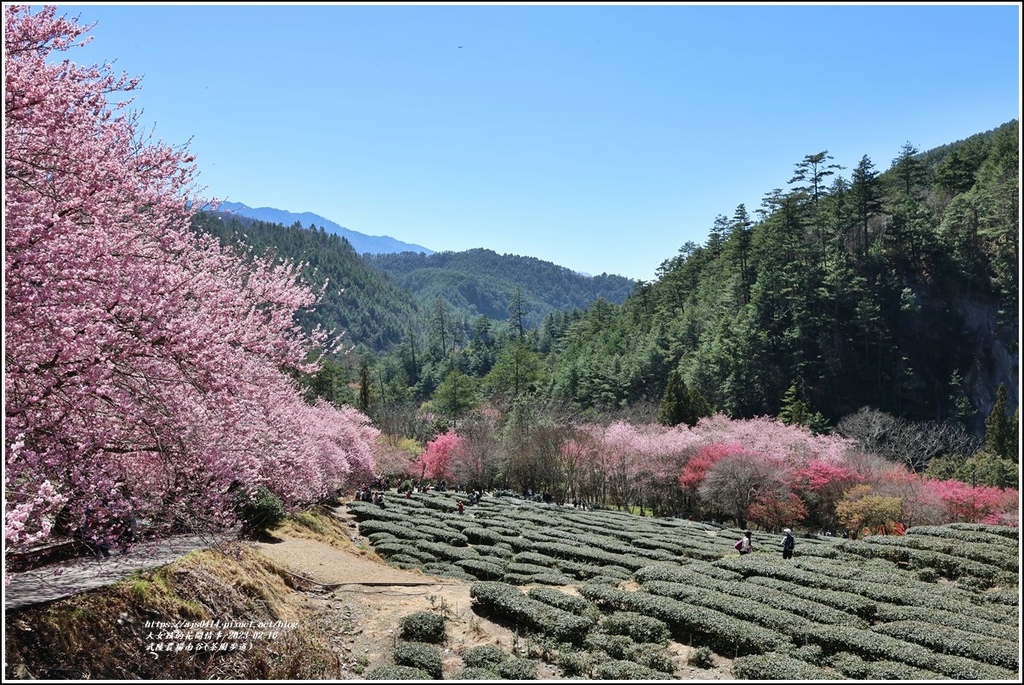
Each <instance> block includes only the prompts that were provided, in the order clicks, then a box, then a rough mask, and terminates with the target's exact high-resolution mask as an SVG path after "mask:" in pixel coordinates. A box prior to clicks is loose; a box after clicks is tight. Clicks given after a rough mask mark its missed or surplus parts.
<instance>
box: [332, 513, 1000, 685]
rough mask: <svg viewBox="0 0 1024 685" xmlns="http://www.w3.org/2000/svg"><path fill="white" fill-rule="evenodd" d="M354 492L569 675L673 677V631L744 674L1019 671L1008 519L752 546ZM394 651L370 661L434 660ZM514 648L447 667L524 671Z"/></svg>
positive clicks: (395, 548) (660, 528) (376, 529)
mask: <svg viewBox="0 0 1024 685" xmlns="http://www.w3.org/2000/svg"><path fill="white" fill-rule="evenodd" d="M459 499H461V500H462V501H463V503H464V504H465V505H466V506H465V513H463V514H459V513H458V512H457V510H456V502H457V501H458V500H459ZM349 506H350V508H351V510H352V512H353V514H354V515H355V517H356V520H357V521H358V522H359V531H360V533H361V534H362V535H364V536H367V537H368V539H369V540H370V542H371V544H372V545H373V548H374V550H375V551H376V552H377V554H378V555H380V556H381V557H382V558H384V559H386V560H387V562H388V563H389V564H391V565H393V566H396V567H400V568H418V569H422V570H423V571H424V572H425V573H429V574H432V575H437V576H444V577H453V578H460V579H464V580H467V581H471V582H472V583H473V584H472V586H471V590H470V593H471V597H472V598H473V607H472V610H473V611H474V612H475V613H476V614H477V615H478V616H480V617H481V618H486V619H487V620H490V621H494V622H496V623H500V624H502V625H506V626H508V627H509V628H512V629H514V630H516V631H518V633H519V634H524V635H530V636H531V638H532V639H535V640H538V641H543V642H545V643H546V644H547V645H549V646H550V649H548V650H545V652H544V653H545V654H546V655H548V656H547V659H548V660H549V661H550V663H551V664H552V665H554V666H555V667H557V668H558V669H559V670H560V671H561V672H562V673H563V674H564V677H566V678H587V679H615V680H633V679H639V680H673V679H676V678H677V673H678V668H679V666H680V664H678V663H677V662H676V661H675V660H673V658H672V657H671V655H670V653H669V652H668V650H667V646H668V644H669V642H670V641H675V642H678V643H681V644H685V645H690V646H691V647H693V648H695V651H694V652H692V654H693V655H694V656H693V657H691V664H692V663H694V661H693V659H697V660H701V659H702V660H705V661H710V659H711V658H713V654H717V655H719V656H720V657H724V658H728V659H730V660H732V666H731V669H732V670H731V675H732V677H734V678H736V679H742V680H748V679H749V680H825V679H841V680H1014V681H1019V677H1018V676H1019V673H1020V643H1019V629H1020V597H1019V531H1018V529H1017V528H1014V527H999V526H985V525H978V524H955V523H954V524H949V525H944V526H921V527H917V528H911V529H909V530H908V531H907V534H906V535H903V536H872V537H868V538H865V539H863V540H848V539H839V538H832V537H824V536H816V535H815V536H809V535H808V536H798V540H797V547H796V554H795V556H794V558H793V559H789V560H783V559H782V557H781V554H780V548H779V544H778V543H779V540H780V539H781V535H777V534H774V533H772V534H769V533H759V532H755V535H754V542H755V545H756V546H758V547H759V549H758V551H757V552H756V553H754V554H751V555H747V556H742V557H741V556H740V555H739V554H738V553H736V552H735V551H734V550H733V547H732V544H733V542H734V541H735V540H736V539H737V538H738V537H739V536H740V531H738V530H736V529H731V528H725V527H721V526H716V525H711V524H706V523H697V522H693V521H686V520H681V519H659V518H649V517H640V516H635V515H631V514H627V513H623V512H617V511H611V510H587V511H584V510H581V509H575V508H572V507H562V506H558V505H553V504H545V503H541V502H536V501H531V500H527V499H522V498H519V497H516V496H512V495H506V496H501V495H500V494H499V495H495V496H488V497H485V498H484V499H482V500H481V501H480V502H479V503H477V504H472V505H471V503H470V501H469V499H468V498H466V497H465V496H464V495H462V494H461V493H417V494H416V495H415V496H413V497H412V498H411V499H407V498H391V499H389V500H388V501H387V506H386V508H383V507H380V506H378V505H376V504H372V503H366V502H353V503H351V504H350V505H349ZM568 586H572V587H574V588H575V592H572V593H571V594H570V592H568V591H566V590H567V588H568ZM434 649H436V647H435V648H434ZM398 651H402V650H398ZM405 651H409V650H408V649H407V648H405ZM403 653H404V652H403ZM399 657H400V658H399V659H397V660H396V665H395V666H393V667H386V668H385V669H384V670H383V671H381V672H380V673H378V674H369V675H370V677H371V678H385V679H393V678H402V677H405V678H430V677H435V678H436V677H437V676H436V673H434V674H433V675H430V674H428V675H424V674H425V673H428V671H427V670H424V668H417V664H416V663H415V662H409V661H408V660H407V659H406V661H404V662H403V661H402V660H401V655H399ZM508 659H512V660H513V661H509V660H506V661H504V662H501V663H503V664H504V666H503V667H501V668H504V669H505V670H504V671H502V670H501V668H499V667H498V666H493V667H490V670H489V668H488V666H487V663H486V662H485V661H481V663H477V662H474V663H473V664H472V665H471V664H469V663H468V662H467V668H466V669H465V671H464V672H463V673H462V674H457V677H459V678H460V679H462V678H465V679H476V678H491V679H499V678H503V677H504V678H509V677H511V676H510V675H509V673H510V672H513V673H516V674H517V675H518V677H520V678H525V677H528V676H524V675H523V673H529V672H530V671H529V668H528V667H527V666H523V664H522V663H521V661H515V660H516V659H518V657H514V656H509V657H508ZM513 665H514V666H516V668H518V669H519V670H516V669H515V668H512V666H513ZM524 669H525V670H524ZM503 674H504V675H503Z"/></svg>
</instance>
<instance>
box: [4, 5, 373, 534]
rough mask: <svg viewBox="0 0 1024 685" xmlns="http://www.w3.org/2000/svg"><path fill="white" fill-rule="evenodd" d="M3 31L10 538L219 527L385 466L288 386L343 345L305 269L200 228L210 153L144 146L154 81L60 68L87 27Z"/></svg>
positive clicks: (28, 19)
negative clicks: (251, 505)
mask: <svg viewBox="0 0 1024 685" xmlns="http://www.w3.org/2000/svg"><path fill="white" fill-rule="evenodd" d="M4 22H5V33H4V41H5V61H4V67H5V73H4V76H5V96H4V97H5V100H4V104H5V121H4V127H5V128H4V132H5V140H4V144H5V161H6V165H5V179H4V180H5V188H4V219H5V233H4V247H5V255H4V267H5V286H6V308H5V313H4V325H5V335H6V340H5V359H4V371H5V379H4V381H5V386H4V390H5V399H6V403H5V443H4V447H5V466H6V468H5V471H4V487H5V495H6V509H5V538H6V540H7V541H8V543H17V542H24V541H27V540H30V539H33V538H38V537H40V536H44V535H46V534H47V533H48V532H49V527H50V525H51V524H52V523H53V522H54V520H55V519H57V518H60V519H61V520H62V522H63V525H65V526H66V527H67V528H69V529H72V530H78V531H86V532H88V533H89V534H90V535H92V536H93V537H96V538H100V537H103V536H104V535H110V534H111V532H112V531H113V530H114V528H115V527H116V523H117V522H118V521H123V520H124V519H125V518H126V517H128V516H130V515H135V516H139V517H146V518H150V519H152V520H153V521H154V523H156V524H160V525H162V526H164V527H167V528H170V527H173V526H180V525H182V523H183V521H186V520H187V523H188V525H190V526H200V527H212V526H219V525H223V524H226V523H230V522H231V521H232V517H233V513H232V509H231V506H230V499H231V493H232V492H233V491H234V490H237V488H238V487H255V486H256V485H266V486H267V487H269V488H271V489H272V491H274V492H275V494H277V495H278V496H280V497H281V498H282V499H283V500H284V501H285V502H286V504H287V505H289V506H297V505H299V504H301V503H304V502H309V501H315V500H316V499H319V498H322V497H325V496H327V495H329V494H330V493H331V492H333V491H334V490H336V489H337V488H339V487H340V486H341V484H342V483H343V482H344V480H345V478H346V477H348V475H349V474H351V473H353V472H355V471H358V470H360V469H367V468H369V467H370V465H371V464H372V462H373V459H374V454H373V449H374V441H375V438H376V429H374V428H373V427H372V426H370V425H369V422H368V421H367V420H366V418H365V417H363V416H361V415H359V414H358V413H357V412H352V411H345V410H337V409H334V408H333V407H330V406H327V405H317V406H316V407H310V406H308V405H307V404H305V403H304V402H303V401H302V398H301V395H300V394H299V392H298V390H297V388H296V386H295V383H294V382H293V381H292V380H291V377H290V376H289V375H286V371H289V370H290V371H305V372H311V371H314V370H315V369H316V368H317V365H318V360H319V356H318V354H317V353H316V352H315V351H316V350H325V349H327V345H329V341H328V340H327V338H326V336H324V335H323V334H322V333H321V332H318V331H314V332H313V333H312V334H307V333H305V332H303V331H302V330H301V328H300V327H299V326H298V325H296V323H295V318H294V314H295V313H296V312H297V311H298V310H300V309H302V308H304V307H309V306H311V305H313V304H314V303H315V302H316V300H317V294H316V293H314V292H312V291H311V290H310V289H309V288H308V287H306V286H305V285H303V284H302V283H300V282H299V279H298V274H299V273H300V271H299V265H294V264H287V263H274V262H272V261H270V260H269V259H253V260H250V259H248V258H247V256H246V255H243V254H237V253H234V252H232V251H231V250H229V249H226V248H222V247H220V246H219V244H218V243H217V242H216V241H215V240H214V239H207V238H200V237H197V235H196V234H195V233H193V232H192V230H191V228H190V219H191V215H192V211H193V209H192V208H194V207H197V206H201V205H202V204H203V201H202V200H201V199H199V198H198V197H197V192H198V191H197V189H196V188H195V187H194V184H193V179H194V176H195V171H196V169H195V163H194V160H193V159H192V157H191V155H189V153H188V152H187V151H186V150H185V149H184V148H175V147H172V146H169V145H166V144H163V143H162V142H153V141H152V140H150V139H146V138H143V137H142V136H141V135H140V127H139V124H138V115H137V114H136V113H134V112H132V111H131V110H130V109H129V105H130V104H131V100H130V96H131V92H132V91H133V90H135V89H136V88H137V87H138V85H139V83H138V81H137V80H135V79H131V78H128V77H126V76H117V75H114V74H113V73H111V70H110V65H94V66H85V67H83V66H79V65H77V64H75V63H74V62H73V61H71V60H70V59H65V60H60V59H59V55H60V53H62V52H65V51H68V50H71V49H73V48H75V47H77V46H79V45H81V44H83V43H84V42H86V41H87V40H88V38H87V36H86V34H87V32H88V28H87V27H82V26H79V25H77V24H76V23H75V22H73V21H70V20H67V19H65V18H62V17H58V16H57V14H56V9H55V8H54V7H45V8H43V9H41V10H39V11H35V12H33V11H32V10H31V9H30V8H29V7H28V6H8V5H5V6H4ZM58 512H59V513H60V516H59V517H58Z"/></svg>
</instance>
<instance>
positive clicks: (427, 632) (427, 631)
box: [398, 611, 445, 644]
mask: <svg viewBox="0 0 1024 685" xmlns="http://www.w3.org/2000/svg"><path fill="white" fill-rule="evenodd" d="M398 625H399V628H400V632H399V637H401V638H402V639H403V640H410V641H413V642H430V643H435V644H440V643H442V642H444V641H445V618H444V616H441V615H440V614H435V613H432V612H429V611H417V612H415V613H412V614H409V615H408V616H403V617H402V618H401V619H399V621H398Z"/></svg>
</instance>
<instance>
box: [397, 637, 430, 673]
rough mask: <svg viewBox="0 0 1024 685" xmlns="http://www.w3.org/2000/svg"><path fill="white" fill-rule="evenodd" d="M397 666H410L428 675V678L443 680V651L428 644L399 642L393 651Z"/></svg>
mask: <svg viewBox="0 0 1024 685" xmlns="http://www.w3.org/2000/svg"><path fill="white" fill-rule="evenodd" d="M393 655H394V658H395V664H397V665H398V666H409V667H411V668H414V669H417V670H419V671H422V672H423V673H426V674H427V677H428V678H432V679H434V680H440V679H441V650H440V649H438V648H437V647H435V646H434V645H431V644H427V643H426V642H398V643H396V644H395V648H394V650H393Z"/></svg>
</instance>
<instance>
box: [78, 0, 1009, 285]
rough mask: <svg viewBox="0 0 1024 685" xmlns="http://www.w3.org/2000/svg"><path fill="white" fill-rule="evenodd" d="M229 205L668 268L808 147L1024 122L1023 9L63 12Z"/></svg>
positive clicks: (579, 260) (600, 269)
mask: <svg viewBox="0 0 1024 685" xmlns="http://www.w3.org/2000/svg"><path fill="white" fill-rule="evenodd" d="M58 9H59V10H60V13H61V14H66V15H69V16H78V17H80V20H81V22H82V23H85V24H89V23H92V22H96V23H97V25H96V27H95V28H94V29H93V31H92V32H91V34H90V35H92V36H93V37H94V38H93V43H92V44H91V45H89V46H88V47H87V48H84V49H75V50H72V51H71V53H70V54H69V55H68V56H69V57H70V58H71V59H73V60H74V61H76V62H79V63H90V64H91V63H95V62H100V61H114V60H116V62H115V71H117V72H122V71H123V72H126V73H127V74H129V75H132V76H141V77H142V89H141V91H139V93H138V94H137V97H136V100H135V103H134V107H135V108H136V109H140V110H142V121H143V123H144V124H145V125H146V126H147V127H152V131H153V134H154V137H155V138H157V139H160V140H162V141H164V142H165V143H170V144H175V145H180V144H185V143H187V144H188V147H189V149H190V150H191V151H192V152H193V153H194V154H195V155H196V158H197V164H198V168H199V171H200V174H199V179H198V180H199V183H200V185H201V186H203V187H204V188H205V192H206V194H207V195H208V196H209V197H215V198H218V199H223V200H230V201H233V202H242V203H244V204H247V205H249V206H252V207H274V208H277V209H284V210H288V211H292V212H296V213H299V212H313V213H316V214H319V215H321V216H324V217H326V218H328V219H331V220H332V221H335V222H337V223H339V224H341V225H343V226H346V227H347V228H350V229H352V230H354V231H359V232H360V233H365V234H368V235H389V236H392V237H394V238H397V239H399V240H403V241H406V242H410V243H415V244H419V245H424V246H426V247H428V248H430V249H433V250H437V251H441V250H466V249H471V248H474V247H486V248H489V249H492V250H495V251H497V252H499V253H511V254H519V255H529V256H534V257H537V258H540V259H543V260H547V261H551V262H554V263H556V264H559V265H562V266H566V267H569V268H571V269H574V270H577V271H582V272H586V273H591V274H600V273H610V274H620V275H623V276H627V277H630V278H637V279H652V278H654V276H655V272H656V269H657V267H658V266H659V265H660V264H661V263H662V262H663V261H664V260H666V259H668V258H670V257H672V256H674V255H675V254H676V253H677V252H678V250H679V248H680V247H681V246H682V245H683V244H684V243H685V242H687V241H690V240H692V241H694V242H697V243H703V242H704V241H705V240H706V239H707V237H708V232H709V229H710V228H711V227H712V225H713V223H714V220H715V217H716V216H717V215H719V214H725V215H727V216H732V213H733V211H734V210H735V209H736V207H737V205H739V204H741V203H743V204H745V205H746V207H747V209H748V211H750V212H751V214H753V211H754V210H755V209H757V208H758V207H759V206H760V203H761V199H762V198H763V197H764V195H765V194H766V193H768V192H769V191H771V190H772V189H773V188H783V189H785V188H787V187H788V181H789V179H790V178H791V177H792V173H793V168H794V166H795V165H796V163H797V162H799V161H800V160H801V159H803V157H804V156H805V155H808V154H814V153H817V152H821V151H823V150H828V152H829V154H831V155H832V156H833V158H834V159H833V162H835V163H838V164H841V165H843V166H844V167H847V169H846V170H845V171H844V172H842V173H844V174H845V175H847V176H848V175H849V170H850V168H852V167H853V166H855V165H856V164H857V162H858V161H859V160H860V158H861V157H862V156H863V155H868V156H869V157H870V158H871V160H872V161H873V162H874V164H875V167H876V168H877V169H878V170H880V171H884V170H885V169H887V168H888V167H889V166H890V164H891V163H892V160H893V159H894V158H895V157H896V156H897V154H898V153H899V151H900V148H901V147H902V146H903V145H904V143H907V142H910V143H912V144H913V145H915V146H917V148H918V149H920V150H921V151H925V150H928V149H930V148H933V147H936V146H939V145H944V144H947V143H952V142H955V141H957V140H962V139H964V138H967V137H968V136H971V135H973V134H975V133H980V132H982V131H987V130H990V129H992V128H995V127H997V126H999V125H1000V124H1003V123H1006V122H1007V121H1010V120H1012V119H1017V118H1019V117H1020V83H1021V76H1020V73H1021V72H1020V54H1021V52H1020V35H1021V18H1020V7H1019V5H1018V4H1017V3H991V4H966V3H965V4H919V3H913V4H905V5H892V4H868V3H863V4H845V5H841V4H836V3H828V4H820V5H807V4H799V5H777V4H768V3H752V4H750V3H748V4H745V5H739V4H726V3H718V4H716V3H704V4H701V5H694V4H687V3H671V4H670V3H649V4H602V3H593V4H578V3H571V4H561V5H559V4H543V3H519V4H504V3H497V4H463V3H458V4H431V3H413V4H376V3H365V4H357V3H306V4H301V3H289V4H259V3H254V4H234V3H232V4H223V5H216V4H201V3H177V4H165V5H130V4H129V5H124V4H120V3H118V4H103V3H63V4H58Z"/></svg>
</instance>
